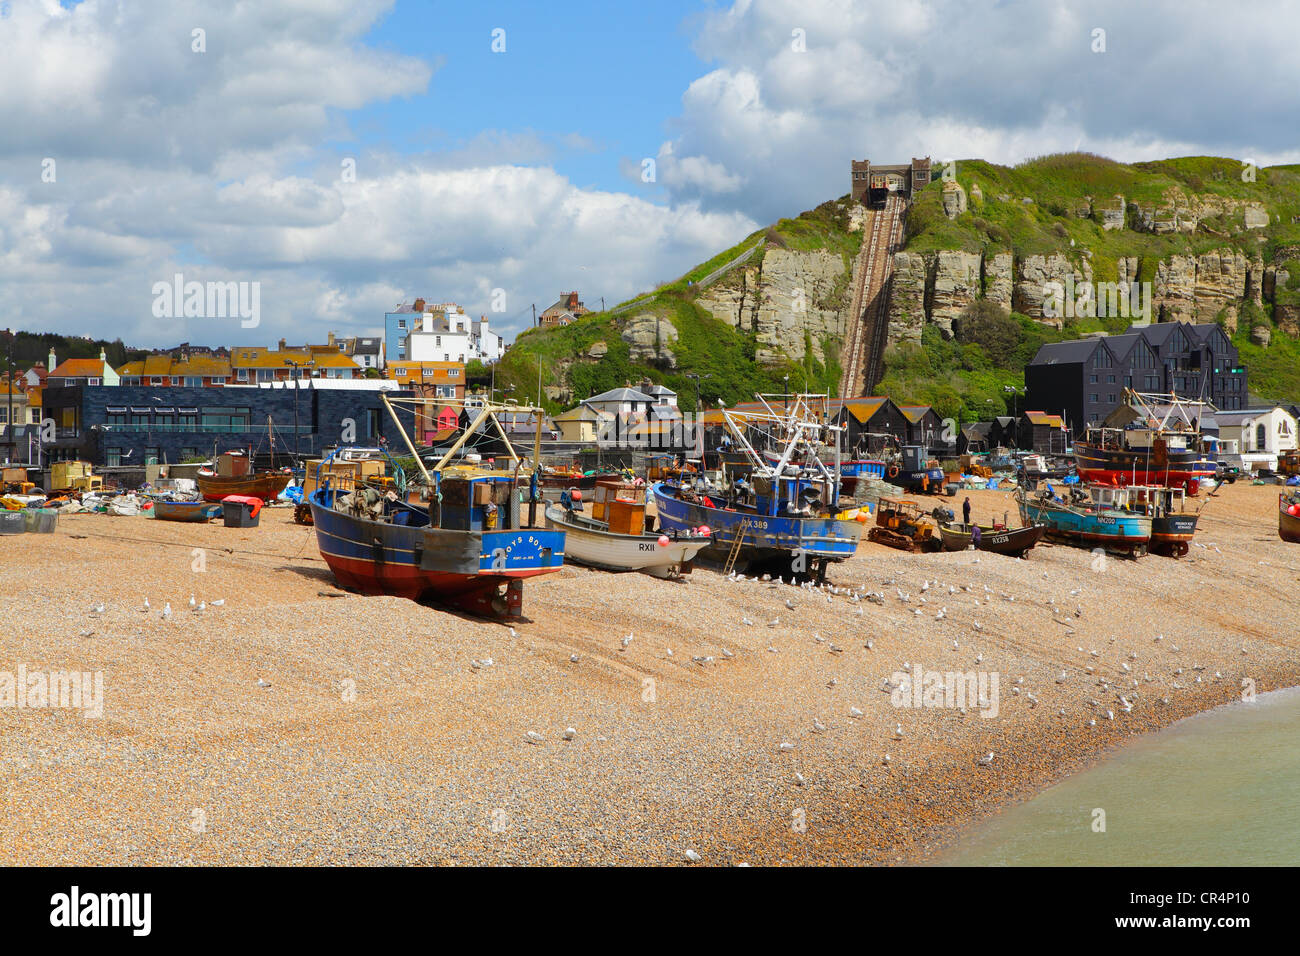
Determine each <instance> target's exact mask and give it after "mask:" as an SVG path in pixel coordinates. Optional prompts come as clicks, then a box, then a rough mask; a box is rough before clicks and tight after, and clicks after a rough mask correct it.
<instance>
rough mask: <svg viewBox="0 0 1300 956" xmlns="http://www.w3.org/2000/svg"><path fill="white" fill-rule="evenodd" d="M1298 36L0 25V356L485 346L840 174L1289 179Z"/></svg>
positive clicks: (310, 13)
mask: <svg viewBox="0 0 1300 956" xmlns="http://www.w3.org/2000/svg"><path fill="white" fill-rule="evenodd" d="M1298 27H1300V6H1297V5H1295V4H1292V3H1286V2H1282V3H1265V2H1255V3H1251V2H1242V3H1238V4H1237V5H1236V6H1235V7H1233V8H1232V9H1231V11H1230V12H1225V8H1224V7H1223V6H1222V5H1221V4H1216V3H1209V2H1200V0H1145V2H1143V3H1140V4H1134V3H1132V2H1131V0H1093V2H1087V3H1084V2H1072V0H1034V2H1010V0H1003V2H983V3H980V2H971V0H891V2H888V3H882V2H876V0H737V2H734V3H726V2H712V3H710V2H705V3H688V2H684V0H656V2H655V3H652V4H636V3H623V2H609V3H594V2H580V3H579V2H575V3H565V2H560V0H553V2H549V3H546V4H538V3H525V2H518V3H490V2H484V3H455V4H453V3H441V2H430V0H398V2H391V0H258V2H249V0H157V2H155V0H82V2H72V0H64V2H62V3H60V2H57V0H0V327H12V328H21V329H28V330H32V331H58V332H63V333H65V334H78V335H90V336H94V337H105V338H117V337H121V338H122V339H123V340H124V341H126V342H127V343H128V344H131V345H138V346H143V347H166V346H169V345H174V344H177V343H179V342H182V341H188V342H191V343H195V344H209V345H226V346H237V345H253V344H274V343H275V342H276V341H277V340H278V339H280V338H285V339H287V340H288V341H289V342H290V343H299V344H301V343H303V342H307V341H310V342H319V341H323V340H324V339H325V335H326V333H327V332H329V331H334V332H336V333H338V334H342V335H364V334H375V333H378V332H381V331H382V325H383V313H384V312H386V311H389V310H391V309H392V308H394V307H395V306H396V305H397V304H398V303H399V302H403V301H407V302H409V301H411V300H413V299H415V298H416V297H423V298H425V299H427V300H429V301H455V302H458V303H460V304H461V305H462V306H463V307H465V308H466V310H467V311H469V312H470V313H471V314H473V315H479V314H484V315H487V316H488V317H489V318H490V319H491V320H492V324H493V325H494V327H496V328H497V329H498V331H502V332H504V333H505V334H506V335H507V336H512V335H513V334H514V333H517V332H518V331H520V330H521V329H523V328H525V327H527V325H528V324H530V323H531V321H532V312H531V308H530V307H531V306H532V305H534V304H535V305H536V307H537V310H538V311H539V312H540V311H541V310H542V309H544V308H546V307H547V306H549V305H550V304H551V303H553V302H554V301H555V300H556V299H558V298H559V296H560V294H561V293H562V292H567V291H569V290H571V289H576V290H578V291H579V292H580V293H581V295H582V298H583V300H584V301H585V302H586V304H587V305H588V306H589V307H594V308H598V307H599V305H600V301H601V299H602V298H603V299H604V301H605V303H606V304H607V305H613V304H614V303H616V302H618V301H621V300H623V299H625V298H628V297H630V296H632V295H634V294H636V293H637V292H640V291H643V290H646V289H649V288H651V287H653V286H654V285H656V284H658V283H660V282H665V281H669V280H671V279H674V278H676V277H677V276H679V275H680V274H682V273H683V272H684V271H686V270H687V269H689V268H690V267H691V266H693V265H695V264H696V263H698V262H701V261H704V260H706V259H708V258H710V257H711V256H713V255H715V254H716V253H717V252H719V251H721V250H722V249H725V248H727V247H728V246H730V245H733V244H735V243H736V242H738V241H739V240H741V239H742V238H743V237H744V236H746V235H747V234H749V233H750V232H752V231H754V230H755V229H757V228H759V227H760V226H762V225H766V224H768V223H770V222H773V221H775V220H776V219H778V218H780V217H782V216H793V215H797V214H798V213H799V212H801V211H803V210H805V209H809V208H811V207H813V206H816V205H817V204H819V203H821V202H823V201H825V200H827V199H833V198H837V197H839V196H842V195H844V194H845V193H846V192H847V191H848V188H849V175H848V166H849V161H850V160H851V159H854V158H857V159H863V158H869V159H871V160H873V161H875V162H881V163H892V162H901V161H906V160H907V159H909V158H910V157H912V156H931V157H933V158H935V159H949V158H955V159H958V160H960V159H963V158H974V157H979V158H983V159H988V160H992V161H994V162H1001V163H1009V164H1011V163H1016V162H1020V161H1023V160H1025V159H1027V158H1030V157H1033V156H1038V155H1043V154H1046V153H1054V152H1061V151H1067V150H1073V149H1082V150H1088V151H1092V152H1097V153H1101V154H1103V155H1107V156H1111V157H1114V158H1116V159H1119V160H1122V161H1139V160H1144V159H1156V158H1163V157H1168V156H1179V155H1194V154H1213V155H1221V156H1233V157H1238V158H1251V159H1253V160H1254V161H1256V162H1257V163H1261V164H1265V165H1267V164H1273V163H1279V162H1297V161H1300V141H1298V140H1297V131H1300V98H1298V97H1296V96H1295V93H1294V91H1295V90H1296V89H1297V88H1300V57H1296V56H1294V55H1293V45H1294V37H1295V35H1296V33H1297V28H1298ZM177 275H179V276H181V281H182V283H196V284H198V285H197V287H198V288H200V289H204V290H206V289H208V287H209V286H212V287H215V288H217V289H218V290H221V289H224V288H226V287H225V286H224V285H222V284H224V283H242V284H245V285H243V286H242V289H243V291H244V292H245V296H246V298H245V303H246V305H251V303H252V302H256V304H257V308H256V310H253V309H251V308H248V309H246V313H251V312H253V311H255V312H256V316H255V321H256V324H252V323H253V321H254V319H253V318H250V317H248V315H247V314H246V315H244V316H239V315H233V316H232V315H230V314H224V315H222V314H216V313H217V312H218V311H221V310H219V309H217V308H216V307H215V306H216V305H219V303H217V302H215V300H214V302H212V303H209V302H207V300H206V298H203V297H200V298H203V301H202V302H198V300H195V304H194V305H193V306H192V308H191V309H190V310H189V311H190V313H191V314H189V315H186V314H185V312H186V310H185V308H184V303H183V302H177V301H173V297H172V296H171V295H167V294H164V292H163V289H164V288H172V287H173V286H174V284H175V277H176V276H177ZM191 288H193V287H191ZM254 291H255V292H256V298H255V299H254V298H253V297H252V293H253V292H254Z"/></svg>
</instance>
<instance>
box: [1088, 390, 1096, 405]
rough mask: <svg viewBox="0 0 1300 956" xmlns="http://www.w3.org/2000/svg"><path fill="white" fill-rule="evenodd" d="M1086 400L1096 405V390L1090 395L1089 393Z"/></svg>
mask: <svg viewBox="0 0 1300 956" xmlns="http://www.w3.org/2000/svg"><path fill="white" fill-rule="evenodd" d="M1088 401H1090V402H1092V404H1094V405H1096V404H1097V393H1096V392H1093V393H1092V394H1091V395H1089V396H1088Z"/></svg>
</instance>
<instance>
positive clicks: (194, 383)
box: [185, 375, 203, 388]
mask: <svg viewBox="0 0 1300 956" xmlns="http://www.w3.org/2000/svg"><path fill="white" fill-rule="evenodd" d="M185 387H186V388H202V387H203V376H202V375H187V376H185Z"/></svg>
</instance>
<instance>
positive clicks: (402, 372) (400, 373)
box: [393, 368, 406, 378]
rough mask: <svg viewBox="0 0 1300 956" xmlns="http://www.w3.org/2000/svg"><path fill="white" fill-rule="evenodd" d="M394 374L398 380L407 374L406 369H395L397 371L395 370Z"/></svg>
mask: <svg viewBox="0 0 1300 956" xmlns="http://www.w3.org/2000/svg"><path fill="white" fill-rule="evenodd" d="M393 374H394V375H396V376H397V377H398V378H401V377H402V376H404V375H405V374H406V369H404V368H395V369H393Z"/></svg>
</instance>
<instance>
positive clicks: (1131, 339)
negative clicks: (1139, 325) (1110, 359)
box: [1106, 332, 1146, 362]
mask: <svg viewBox="0 0 1300 956" xmlns="http://www.w3.org/2000/svg"><path fill="white" fill-rule="evenodd" d="M1106 341H1107V342H1108V343H1110V349H1111V351H1112V352H1114V353H1115V358H1117V359H1119V360H1120V361H1121V362H1122V361H1124V360H1125V359H1126V358H1128V355H1129V353H1130V352H1132V351H1133V349H1134V348H1135V347H1136V346H1137V344H1138V343H1139V342H1142V343H1146V339H1144V338H1143V337H1142V336H1140V335H1138V333H1136V332H1125V333H1124V334H1123V335H1110V336H1107V337H1106Z"/></svg>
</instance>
